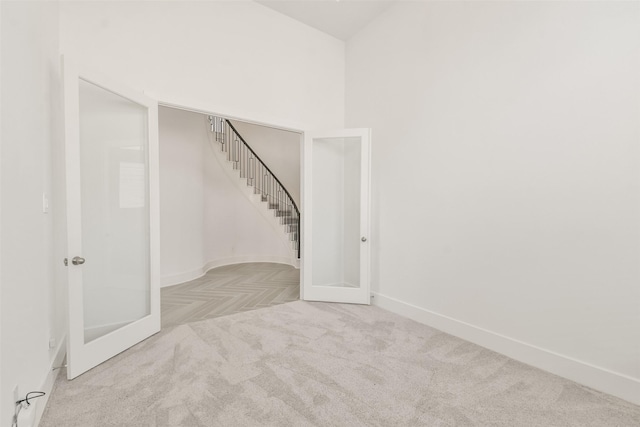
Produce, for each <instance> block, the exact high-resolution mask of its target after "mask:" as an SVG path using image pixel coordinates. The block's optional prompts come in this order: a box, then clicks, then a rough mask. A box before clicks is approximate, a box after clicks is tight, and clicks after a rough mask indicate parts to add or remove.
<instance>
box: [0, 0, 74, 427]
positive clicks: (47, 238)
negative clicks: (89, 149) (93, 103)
mask: <svg viewBox="0 0 640 427" xmlns="http://www.w3.org/2000/svg"><path fill="white" fill-rule="evenodd" d="M0 8H1V10H2V35H1V40H2V41H1V43H2V49H1V52H2V81H1V85H2V99H1V104H2V108H1V110H2V130H1V133H2V165H1V183H2V191H1V196H2V219H1V228H2V252H1V255H0V262H1V266H2V267H1V277H0V282H1V284H2V301H1V304H2V307H1V310H0V311H1V316H2V318H1V319H0V325H1V329H2V332H1V335H2V354H1V355H0V359H1V361H2V365H1V371H2V374H1V376H2V382H1V385H0V394H1V405H0V406H1V408H2V410H1V413H2V418H1V419H0V424H2V425H3V426H4V425H10V424H11V418H12V416H13V411H14V404H13V389H14V387H15V386H16V385H18V386H19V390H20V394H21V395H24V394H25V393H26V392H28V391H31V390H41V389H43V388H44V389H45V391H50V388H49V386H50V385H51V380H52V376H51V375H50V373H51V366H52V365H53V363H54V358H55V356H56V354H58V353H57V349H52V350H50V349H49V338H50V337H51V338H55V339H56V341H57V343H58V344H62V342H63V338H64V328H65V325H64V323H63V319H64V307H60V306H58V305H57V301H58V299H59V298H60V297H59V294H60V292H59V287H58V286H56V284H58V285H59V284H60V282H57V281H56V280H54V274H55V272H56V271H57V270H58V269H57V266H54V262H55V263H56V264H57V263H60V265H61V264H62V258H61V257H60V258H55V259H54V257H53V251H54V242H53V236H54V233H53V221H54V217H55V216H56V215H57V214H58V212H59V210H58V206H59V202H60V199H58V198H57V197H58V194H57V193H55V192H54V191H55V189H56V188H57V187H54V186H53V185H52V165H51V159H52V149H51V147H52V145H53V144H57V143H59V139H58V136H59V134H60V133H59V132H60V126H59V122H57V120H58V119H59V108H58V106H59V101H60V98H59V96H60V95H59V94H60V88H59V77H58V76H59V66H58V61H59V58H58V21H57V5H56V4H55V3H52V2H2V3H1V4H0ZM43 193H45V194H46V195H47V196H48V197H49V198H51V199H52V201H51V211H50V213H49V214H44V213H43V212H42V196H43ZM56 246H57V243H56ZM39 407H40V409H42V408H43V407H44V400H42V399H41V402H39Z"/></svg>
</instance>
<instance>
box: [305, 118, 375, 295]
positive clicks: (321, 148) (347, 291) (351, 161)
mask: <svg viewBox="0 0 640 427" xmlns="http://www.w3.org/2000/svg"><path fill="white" fill-rule="evenodd" d="M370 150H371V131H370V129H344V130H337V131H327V132H306V133H305V139H304V147H303V158H304V161H303V167H304V173H303V197H302V199H303V201H302V229H303V234H302V243H303V246H302V248H303V252H302V287H301V291H302V295H301V297H302V299H304V300H307V301H329V302H345V303H356V304H369V303H370V284H369V264H370V262H369V258H370V257H369V253H370V250H369V247H370V242H369V236H370V233H369V210H370V209H369V199H370V195H369V188H370V184H369V182H370Z"/></svg>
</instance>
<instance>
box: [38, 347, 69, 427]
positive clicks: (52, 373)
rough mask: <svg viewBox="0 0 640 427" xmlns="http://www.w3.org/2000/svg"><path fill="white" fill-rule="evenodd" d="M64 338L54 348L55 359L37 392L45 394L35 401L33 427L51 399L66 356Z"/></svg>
mask: <svg viewBox="0 0 640 427" xmlns="http://www.w3.org/2000/svg"><path fill="white" fill-rule="evenodd" d="M66 341H67V339H66V337H65V338H63V339H61V340H60V342H59V343H58V347H57V348H56V352H55V357H54V358H53V361H52V362H51V366H49V373H48V374H47V376H46V378H45V379H44V381H43V383H42V387H40V390H39V391H44V392H45V393H46V394H45V395H44V396H43V397H41V398H39V399H38V400H37V406H36V422H35V424H34V425H35V426H36V427H37V426H38V425H40V420H41V419H42V414H44V410H45V409H46V407H47V402H49V397H51V391H52V390H53V385H54V384H55V382H56V378H58V374H59V373H60V369H55V370H54V368H59V367H60V366H62V362H63V361H64V357H65V356H66V355H67V344H66Z"/></svg>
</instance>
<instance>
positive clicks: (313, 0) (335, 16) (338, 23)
mask: <svg viewBox="0 0 640 427" xmlns="http://www.w3.org/2000/svg"><path fill="white" fill-rule="evenodd" d="M256 1H257V2H258V3H260V4H262V5H263V6H266V7H268V8H271V9H273V10H275V11H278V12H280V13H283V14H285V15H287V16H289V17H291V18H293V19H295V20H297V21H300V22H302V23H304V24H307V25H309V26H311V27H313V28H316V29H318V30H320V31H322V32H325V33H327V34H330V35H332V36H334V37H336V38H338V39H340V40H344V41H346V40H348V39H349V38H350V37H351V36H353V35H354V34H355V33H357V32H358V31H360V30H361V29H362V28H364V27H365V26H366V25H367V24H368V23H369V22H371V21H373V20H374V19H375V18H376V17H377V16H378V15H380V14H381V13H382V12H383V11H384V10H385V9H387V8H388V7H389V6H390V5H391V4H392V3H393V2H394V0H339V1H338V0H256Z"/></svg>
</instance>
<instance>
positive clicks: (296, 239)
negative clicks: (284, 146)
mask: <svg viewBox="0 0 640 427" xmlns="http://www.w3.org/2000/svg"><path fill="white" fill-rule="evenodd" d="M209 124H210V125H211V132H212V133H213V134H214V136H215V141H216V142H219V143H220V149H221V151H222V152H223V153H224V154H225V156H226V158H227V161H229V162H231V163H232V165H233V168H234V169H236V170H239V171H240V178H245V179H246V180H247V186H249V187H253V192H254V193H255V194H260V195H261V197H262V201H263V202H264V203H267V206H268V208H269V209H271V210H273V214H274V215H275V216H276V218H278V220H279V221H280V224H282V226H283V228H284V232H285V233H287V234H288V235H289V240H290V241H291V245H292V248H293V249H294V250H295V251H296V254H297V257H298V258H300V210H299V209H298V206H297V205H296V203H295V202H294V201H293V198H292V197H291V194H289V192H288V191H287V189H286V188H285V187H284V185H282V183H281V182H280V180H279V179H278V178H277V177H276V176H275V175H274V174H273V172H271V170H270V169H269V168H268V167H267V165H265V164H264V162H263V161H262V160H261V159H260V157H259V156H258V155H257V154H256V152H255V151H253V149H252V148H251V147H250V146H249V144H247V142H246V141H245V140H244V138H242V136H241V135H240V134H239V133H238V131H236V129H235V128H234V127H233V125H232V124H231V122H230V121H229V120H227V119H225V118H223V117H216V116H209Z"/></svg>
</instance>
